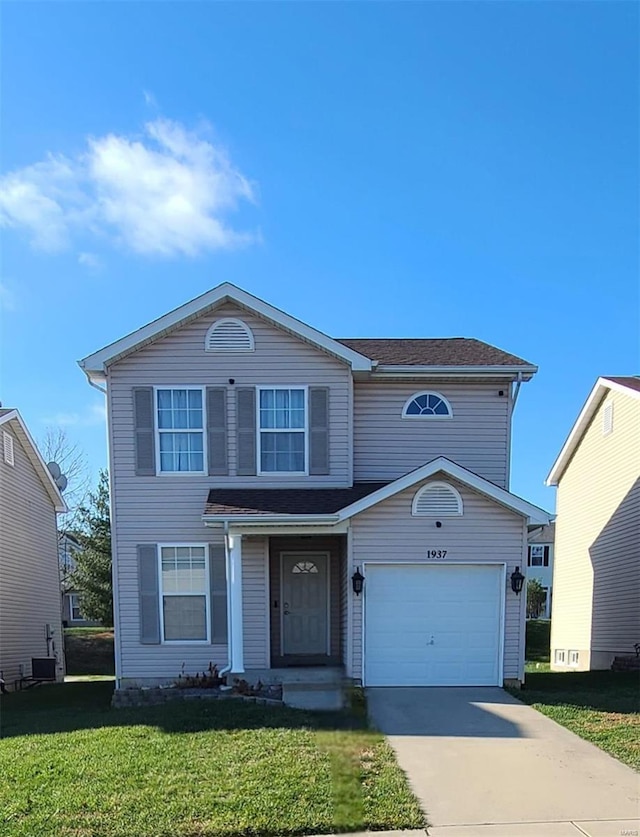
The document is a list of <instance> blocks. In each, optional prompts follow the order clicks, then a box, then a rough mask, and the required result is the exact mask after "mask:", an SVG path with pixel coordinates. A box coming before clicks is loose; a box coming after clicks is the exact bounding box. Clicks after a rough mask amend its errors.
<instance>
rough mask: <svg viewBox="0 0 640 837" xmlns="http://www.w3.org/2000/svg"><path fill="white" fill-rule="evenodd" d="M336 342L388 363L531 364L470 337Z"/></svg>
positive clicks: (360, 339)
mask: <svg viewBox="0 0 640 837" xmlns="http://www.w3.org/2000/svg"><path fill="white" fill-rule="evenodd" d="M338 343H342V345H343V346H347V348H349V349H353V350H354V351H355V352H358V353H359V354H361V355H364V356H365V357H368V358H370V359H371V360H375V361H377V362H378V363H381V364H386V365H390V366H533V364H532V363H529V362H528V361H526V360H523V359H522V358H521V357H517V356H516V355H512V354H509V352H503V351H502V349H498V348H496V346H491V345H490V344H489V343H483V342H482V340H475V339H473V338H470V337H438V338H424V339H423V338H415V339H414V338H407V339H405V338H385V339H382V338H380V339H369V338H364V337H363V338H352V337H348V338H347V337H345V338H339V339H338Z"/></svg>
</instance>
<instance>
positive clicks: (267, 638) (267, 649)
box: [263, 537, 271, 668]
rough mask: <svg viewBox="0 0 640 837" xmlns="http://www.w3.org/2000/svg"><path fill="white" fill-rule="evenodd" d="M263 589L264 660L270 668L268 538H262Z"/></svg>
mask: <svg viewBox="0 0 640 837" xmlns="http://www.w3.org/2000/svg"><path fill="white" fill-rule="evenodd" d="M263 542H264V547H263V549H264V556H263V558H264V589H265V591H266V602H265V604H266V607H265V611H266V613H265V629H264V644H265V660H266V662H267V668H271V549H270V542H269V538H268V537H267V538H264V539H263Z"/></svg>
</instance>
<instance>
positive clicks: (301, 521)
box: [202, 514, 341, 537]
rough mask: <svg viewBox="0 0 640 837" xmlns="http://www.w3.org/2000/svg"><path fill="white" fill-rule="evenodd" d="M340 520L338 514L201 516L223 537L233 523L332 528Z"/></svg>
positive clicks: (206, 523)
mask: <svg viewBox="0 0 640 837" xmlns="http://www.w3.org/2000/svg"><path fill="white" fill-rule="evenodd" d="M340 519H341V518H340V515H339V514H307V515H292V514H277V515H271V514H269V515H267V514H230V515H225V516H222V515H217V514H216V515H213V514H203V515H202V521H203V522H204V525H205V526H208V527H210V528H218V527H223V528H224V531H225V537H226V536H227V535H228V532H229V525H230V524H233V523H242V524H247V523H251V524H253V525H256V526H261V525H262V526H274V525H276V526H277V525H279V524H281V523H290V524H292V525H294V526H300V525H303V526H304V525H307V526H310V525H314V526H323V525H324V526H333V525H334V524H335V523H339V522H340Z"/></svg>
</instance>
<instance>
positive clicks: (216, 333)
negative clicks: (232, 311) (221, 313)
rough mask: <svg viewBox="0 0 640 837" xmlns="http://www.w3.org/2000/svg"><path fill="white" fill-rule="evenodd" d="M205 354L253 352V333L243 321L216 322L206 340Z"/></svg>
mask: <svg viewBox="0 0 640 837" xmlns="http://www.w3.org/2000/svg"><path fill="white" fill-rule="evenodd" d="M204 350H205V352H231V353H233V352H253V351H255V343H254V340H253V333H252V331H251V329H250V328H249V326H248V325H246V323H243V322H242V320H235V319H233V318H227V319H224V320H216V322H215V323H213V325H212V326H210V328H209V330H208V331H207V335H206V337H205V339H204Z"/></svg>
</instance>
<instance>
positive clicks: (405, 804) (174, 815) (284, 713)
mask: <svg viewBox="0 0 640 837" xmlns="http://www.w3.org/2000/svg"><path fill="white" fill-rule="evenodd" d="M112 688H113V686H112V684H110V683H104V682H102V683H100V682H96V683H67V684H63V685H56V686H43V687H41V688H39V689H33V690H31V691H28V692H21V693H20V692H19V693H15V694H8V695H4V696H3V697H2V704H1V706H2V717H1V723H2V735H3V740H1V741H0V775H1V776H2V782H1V783H0V834H2V835H3V837H33V835H36V834H37V835H38V837H54V835H55V837H132V835H135V837H208V835H216V837H222V835H252V837H258V835H293V834H298V835H301V834H314V833H322V832H324V833H326V832H331V831H363V830H365V829H372V830H380V829H401V828H419V827H421V826H423V825H424V818H423V815H422V814H421V812H420V809H419V807H418V804H417V802H416V800H415V798H414V797H413V795H412V794H411V792H410V790H409V787H408V785H407V782H406V779H405V777H404V774H403V773H402V772H401V771H400V769H399V768H398V766H397V764H396V762H395V759H394V756H393V753H392V752H391V750H390V749H389V747H388V746H387V744H386V743H385V742H384V740H383V737H382V736H381V735H379V734H378V733H376V732H372V731H370V730H369V729H367V728H366V723H365V720H364V716H363V713H362V712H353V713H347V712H344V713H308V712H300V711H296V710H290V709H285V708H279V707H275V708H272V707H263V706H257V705H255V704H248V703H240V702H238V703H235V702H230V701H224V702H223V701H220V702H217V701H212V702H210V703H209V702H201V701H197V702H194V703H180V704H168V705H165V706H152V707H145V708H144V709H111V708H110V706H109V701H110V698H111V693H112Z"/></svg>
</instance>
